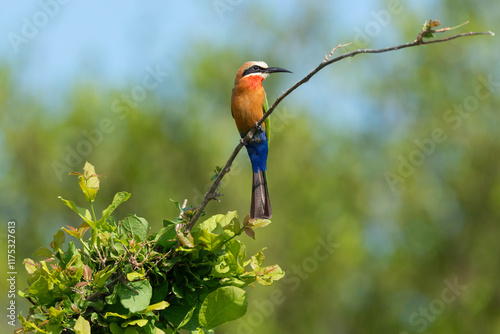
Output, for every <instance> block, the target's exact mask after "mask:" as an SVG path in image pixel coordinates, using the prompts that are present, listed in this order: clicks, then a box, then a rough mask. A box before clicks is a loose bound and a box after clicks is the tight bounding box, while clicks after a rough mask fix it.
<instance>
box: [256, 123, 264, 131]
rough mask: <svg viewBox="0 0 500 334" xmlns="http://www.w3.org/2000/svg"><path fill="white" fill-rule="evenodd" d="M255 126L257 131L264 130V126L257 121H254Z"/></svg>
mask: <svg viewBox="0 0 500 334" xmlns="http://www.w3.org/2000/svg"><path fill="white" fill-rule="evenodd" d="M255 127H256V128H257V131H259V132H264V128H263V127H262V125H260V124H259V122H255Z"/></svg>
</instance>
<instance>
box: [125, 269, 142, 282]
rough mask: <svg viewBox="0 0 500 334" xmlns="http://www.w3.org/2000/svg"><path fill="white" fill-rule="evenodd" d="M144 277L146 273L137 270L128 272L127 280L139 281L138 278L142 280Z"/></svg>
mask: <svg viewBox="0 0 500 334" xmlns="http://www.w3.org/2000/svg"><path fill="white" fill-rule="evenodd" d="M143 278H144V274H143V273H140V272H137V271H133V272H131V273H128V274H127V280H128V281H130V282H133V281H137V280H140V279H143Z"/></svg>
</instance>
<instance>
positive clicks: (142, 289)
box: [118, 280, 153, 313]
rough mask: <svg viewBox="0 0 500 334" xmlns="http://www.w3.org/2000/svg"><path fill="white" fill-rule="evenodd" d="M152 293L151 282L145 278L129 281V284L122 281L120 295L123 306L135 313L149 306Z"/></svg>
mask: <svg viewBox="0 0 500 334" xmlns="http://www.w3.org/2000/svg"><path fill="white" fill-rule="evenodd" d="M152 294H153V289H152V288H151V284H150V283H149V281H147V280H144V281H135V282H128V283H127V286H125V285H124V284H123V283H122V284H121V286H120V290H119V292H118V297H119V298H120V302H121V304H122V305H123V307H125V308H126V309H128V310H130V312H132V313H135V312H141V311H144V310H145V309H146V308H147V307H148V306H149V302H150V300H151V296H152Z"/></svg>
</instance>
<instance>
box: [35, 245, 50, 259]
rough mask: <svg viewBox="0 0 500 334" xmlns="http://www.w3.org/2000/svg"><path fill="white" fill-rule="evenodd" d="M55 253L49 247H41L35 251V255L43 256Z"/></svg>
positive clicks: (46, 256)
mask: <svg viewBox="0 0 500 334" xmlns="http://www.w3.org/2000/svg"><path fill="white" fill-rule="evenodd" d="M53 255H54V254H52V252H51V251H50V249H48V248H47V247H40V248H38V249H37V250H36V251H35V252H34V253H33V256H40V257H42V258H48V257H52V256H53Z"/></svg>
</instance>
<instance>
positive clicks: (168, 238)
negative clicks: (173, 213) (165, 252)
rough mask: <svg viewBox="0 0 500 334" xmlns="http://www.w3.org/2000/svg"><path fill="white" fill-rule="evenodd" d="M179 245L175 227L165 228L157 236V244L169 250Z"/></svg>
mask: <svg viewBox="0 0 500 334" xmlns="http://www.w3.org/2000/svg"><path fill="white" fill-rule="evenodd" d="M176 243H177V233H176V232H175V228H174V226H172V225H170V226H169V227H163V228H162V229H161V230H160V231H159V232H158V234H157V235H156V244H157V245H160V246H162V247H164V248H165V249H169V248H171V247H172V246H174V245H175V244H176Z"/></svg>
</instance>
